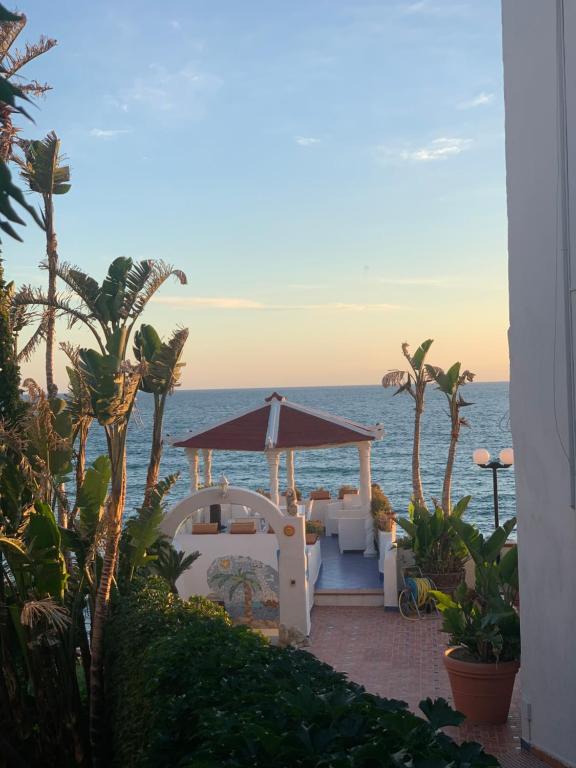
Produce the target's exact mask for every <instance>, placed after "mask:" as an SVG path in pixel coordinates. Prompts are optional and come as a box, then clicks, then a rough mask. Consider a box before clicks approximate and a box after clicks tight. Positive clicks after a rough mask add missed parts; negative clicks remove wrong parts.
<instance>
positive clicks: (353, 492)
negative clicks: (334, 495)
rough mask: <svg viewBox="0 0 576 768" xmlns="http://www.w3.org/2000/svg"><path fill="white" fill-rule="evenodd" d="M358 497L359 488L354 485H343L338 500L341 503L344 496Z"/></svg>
mask: <svg viewBox="0 0 576 768" xmlns="http://www.w3.org/2000/svg"><path fill="white" fill-rule="evenodd" d="M357 495H358V488H355V487H354V486H353V485H341V486H340V489H339V490H338V498H339V499H340V501H342V499H343V498H344V496H357Z"/></svg>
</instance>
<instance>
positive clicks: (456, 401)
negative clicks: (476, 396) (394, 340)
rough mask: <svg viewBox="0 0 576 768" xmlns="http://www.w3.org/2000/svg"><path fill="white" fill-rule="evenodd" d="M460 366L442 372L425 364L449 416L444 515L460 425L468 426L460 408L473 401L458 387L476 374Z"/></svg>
mask: <svg viewBox="0 0 576 768" xmlns="http://www.w3.org/2000/svg"><path fill="white" fill-rule="evenodd" d="M461 368H462V365H461V363H454V365H452V366H451V367H450V368H449V369H448V370H447V371H446V372H444V371H443V370H442V368H435V367H434V366H432V365H427V366H426V370H427V372H428V375H429V376H430V379H432V380H434V381H435V382H436V384H437V385H438V389H439V390H440V392H442V393H443V394H444V395H445V396H446V399H447V401H448V409H449V411H448V412H449V416H450V444H449V447H448V458H447V460H446V469H445V471H444V483H443V486H442V509H443V510H444V514H445V515H449V514H450V510H451V509H452V473H453V471H454V461H455V459H456V448H457V446H458V439H459V437H460V430H461V428H462V427H469V426H470V424H469V422H468V421H467V419H465V418H464V417H463V416H462V414H461V413H460V411H461V410H462V408H466V407H468V406H470V405H473V403H468V402H466V400H464V398H463V397H462V394H461V392H460V389H461V387H463V386H464V385H465V384H466V383H467V382H472V381H474V376H475V375H476V374H474V373H472V372H471V371H468V370H465V371H462V370H461Z"/></svg>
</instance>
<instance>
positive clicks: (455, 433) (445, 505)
mask: <svg viewBox="0 0 576 768" xmlns="http://www.w3.org/2000/svg"><path fill="white" fill-rule="evenodd" d="M459 436H460V424H459V421H458V418H457V419H456V422H455V423H454V422H453V423H452V431H451V434H450V447H449V448H448V459H447V461H446V471H445V472H444V485H443V487H442V509H443V510H444V516H445V517H448V515H449V514H450V512H451V511H452V499H451V493H452V472H453V470H454V459H455V458H456V446H457V445H458V437H459Z"/></svg>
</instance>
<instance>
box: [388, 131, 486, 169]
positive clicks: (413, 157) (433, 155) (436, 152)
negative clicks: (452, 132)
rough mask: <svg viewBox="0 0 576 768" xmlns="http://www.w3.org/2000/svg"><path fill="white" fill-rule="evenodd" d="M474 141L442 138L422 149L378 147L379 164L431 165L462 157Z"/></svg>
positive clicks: (421, 147)
mask: <svg viewBox="0 0 576 768" xmlns="http://www.w3.org/2000/svg"><path fill="white" fill-rule="evenodd" d="M471 144H472V139H464V138H460V137H452V138H449V137H446V136H441V137H439V138H437V139H433V140H432V141H431V142H429V143H428V144H425V145H424V146H420V147H412V148H407V147H402V148H399V147H389V146H385V145H380V146H378V147H376V155H377V158H378V160H379V162H381V163H383V164H387V163H403V162H408V163H430V162H437V161H439V160H447V159H448V158H451V157H455V156H457V155H461V154H462V153H463V152H465V151H466V150H467V149H469V148H470V146H471Z"/></svg>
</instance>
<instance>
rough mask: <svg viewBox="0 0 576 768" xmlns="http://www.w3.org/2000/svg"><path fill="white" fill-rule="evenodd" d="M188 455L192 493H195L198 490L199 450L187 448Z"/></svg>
mask: <svg viewBox="0 0 576 768" xmlns="http://www.w3.org/2000/svg"><path fill="white" fill-rule="evenodd" d="M186 455H187V456H188V463H189V464H190V493H195V492H196V491H197V490H198V450H197V449H196V448H186Z"/></svg>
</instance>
